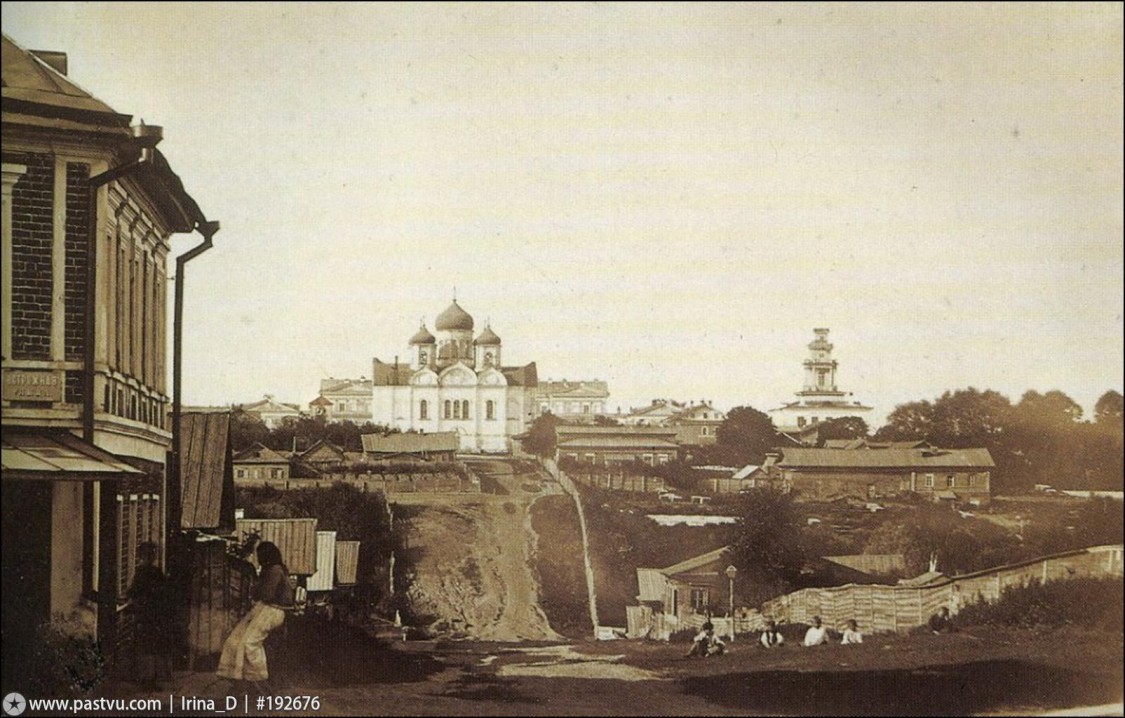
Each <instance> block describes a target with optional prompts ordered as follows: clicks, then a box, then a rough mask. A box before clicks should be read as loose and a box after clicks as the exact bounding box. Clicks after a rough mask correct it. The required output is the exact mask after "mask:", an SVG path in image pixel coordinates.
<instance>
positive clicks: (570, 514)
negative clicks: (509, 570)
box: [531, 494, 593, 638]
mask: <svg viewBox="0 0 1125 718" xmlns="http://www.w3.org/2000/svg"><path fill="white" fill-rule="evenodd" d="M531 527H532V528H533V529H534V530H535V533H536V534H538V536H539V541H538V550H537V552H536V555H535V559H534V562H535V569H536V571H537V572H538V573H539V587H540V599H539V600H540V605H541V606H542V608H543V611H544V613H546V614H547V620H548V621H549V622H550V623H551V628H554V629H555V630H556V631H557V632H559V633H561V634H562V635H564V636H566V637H568V638H588V637H589V636H590V634H591V632H592V631H593V624H592V623H591V622H590V612H589V609H588V605H589V603H588V599H587V596H586V576H585V572H584V570H583V567H582V536H581V534H580V533H579V529H578V511H577V510H576V509H575V508H574V502H573V500H571V498H570V497H569V496H564V495H561V494H560V495H555V496H544V497H543V498H540V499H539V500H538V501H536V502H535V503H534V504H532V505H531Z"/></svg>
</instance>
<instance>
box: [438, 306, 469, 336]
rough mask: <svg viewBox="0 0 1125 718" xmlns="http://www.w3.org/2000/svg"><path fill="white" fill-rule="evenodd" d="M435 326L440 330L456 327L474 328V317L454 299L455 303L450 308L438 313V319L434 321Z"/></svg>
mask: <svg viewBox="0 0 1125 718" xmlns="http://www.w3.org/2000/svg"><path fill="white" fill-rule="evenodd" d="M434 328H435V329H437V330H438V331H439V332H447V331H450V330H455V329H463V330H467V331H472V330H473V318H472V317H471V316H469V313H468V312H466V311H465V310H464V309H462V308H461V307H460V305H458V304H457V300H456V299H454V300H453V304H450V305H449V308H448V309H446V310H445V311H444V312H442V313H441V314H439V315H438V318H437V321H435V322H434Z"/></svg>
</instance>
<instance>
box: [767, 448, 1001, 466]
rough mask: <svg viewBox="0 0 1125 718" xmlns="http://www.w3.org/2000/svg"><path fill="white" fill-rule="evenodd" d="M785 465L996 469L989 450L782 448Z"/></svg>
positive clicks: (782, 461) (779, 463)
mask: <svg viewBox="0 0 1125 718" xmlns="http://www.w3.org/2000/svg"><path fill="white" fill-rule="evenodd" d="M781 451H782V458H781V461H779V462H778V463H777V465H778V466H779V467H781V468H787V469H792V468H826V469H899V468H974V469H976V468H979V469H985V468H993V467H995V466H996V464H994V463H993V461H992V456H991V455H990V454H989V453H988V449H939V450H933V451H930V450H926V449H871V450H842V449H798V448H792V449H790V448H785V449H782V450H781Z"/></svg>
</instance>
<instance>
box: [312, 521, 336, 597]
mask: <svg viewBox="0 0 1125 718" xmlns="http://www.w3.org/2000/svg"><path fill="white" fill-rule="evenodd" d="M335 578H336V532H335V531H317V532H316V573H314V574H313V575H312V576H309V580H308V583H306V584H305V588H306V589H307V590H309V591H331V590H332V589H333V588H335V587H336V582H335Z"/></svg>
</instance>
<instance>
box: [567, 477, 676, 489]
mask: <svg viewBox="0 0 1125 718" xmlns="http://www.w3.org/2000/svg"><path fill="white" fill-rule="evenodd" d="M568 476H570V478H571V479H573V480H574V481H575V483H579V484H582V485H583V486H593V487H594V488H597V489H607V490H610V491H632V492H636V493H651V492H660V491H664V490H665V485H664V479H662V478H660V477H659V476H629V475H627V474H624V473H619V474H613V473H607V474H594V473H585V474H580V473H577V472H576V473H573V474H568Z"/></svg>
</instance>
